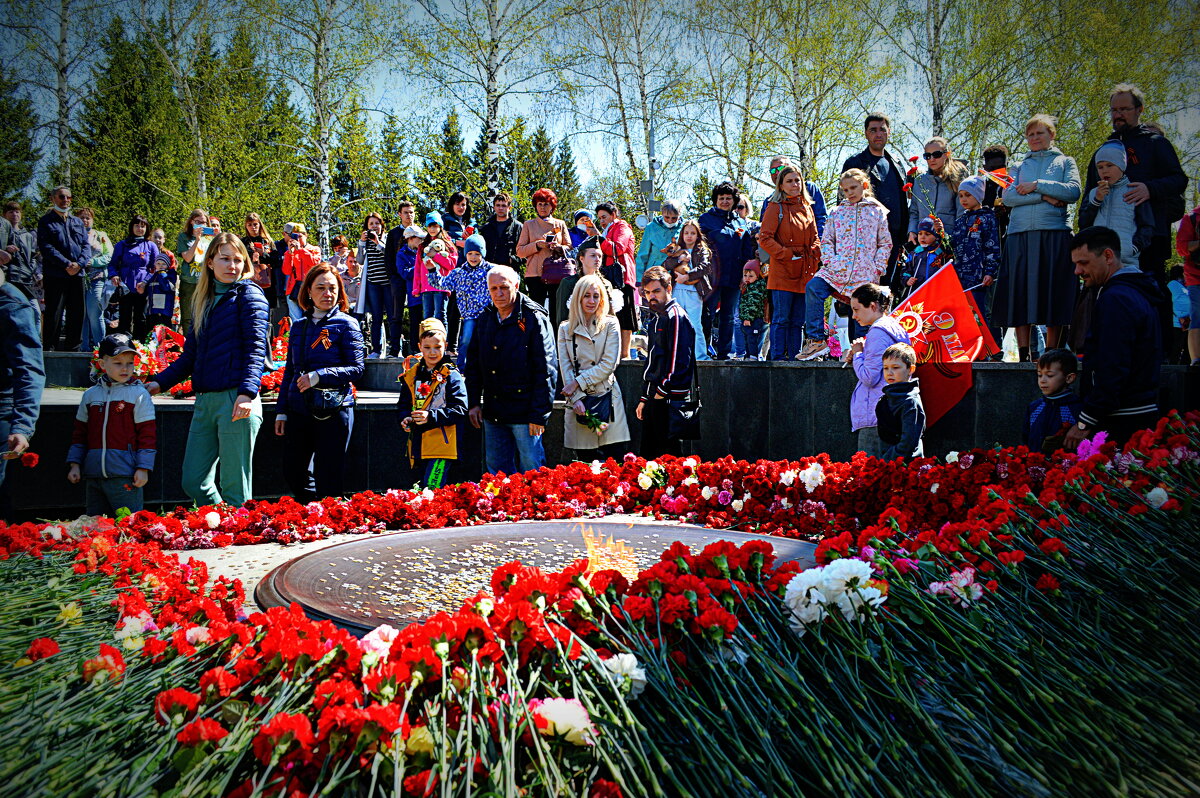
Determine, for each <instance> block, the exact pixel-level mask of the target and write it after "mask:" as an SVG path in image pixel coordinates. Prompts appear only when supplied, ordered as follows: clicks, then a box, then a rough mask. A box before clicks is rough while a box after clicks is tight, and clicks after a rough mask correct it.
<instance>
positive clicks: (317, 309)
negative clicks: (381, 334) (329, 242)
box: [275, 263, 365, 502]
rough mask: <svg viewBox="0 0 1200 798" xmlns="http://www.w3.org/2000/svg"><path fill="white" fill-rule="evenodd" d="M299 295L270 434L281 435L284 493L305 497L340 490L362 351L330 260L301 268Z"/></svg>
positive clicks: (358, 331)
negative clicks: (298, 316)
mask: <svg viewBox="0 0 1200 798" xmlns="http://www.w3.org/2000/svg"><path fill="white" fill-rule="evenodd" d="M299 303H300V307H301V308H303V309H304V317H303V318H301V319H300V320H299V321H297V322H296V323H295V324H293V325H292V332H291V334H290V336H289V339H288V354H287V365H286V366H284V369H283V382H282V383H281V384H280V386H279V402H278V404H277V413H276V415H275V434H276V435H282V436H283V452H284V458H283V459H284V465H283V468H284V476H285V477H286V479H287V483H288V487H289V488H291V491H292V495H293V496H295V497H296V500H297V501H300V502H310V501H314V500H316V499H323V498H325V497H326V496H340V495H342V493H343V489H342V484H343V481H342V476H343V470H344V464H345V460H346V447H347V446H349V444H350V432H351V430H353V429H354V388H353V386H352V385H351V383H352V382H354V381H355V380H357V379H359V378H360V377H361V376H362V373H363V360H364V356H365V353H364V347H363V336H362V329H361V328H360V327H359V325H358V319H356V318H354V317H353V316H351V315H350V313H349V307H350V304H349V302H348V300H347V299H346V289H345V287H344V286H343V285H342V278H341V276H340V275H339V274H338V271H337V267H336V266H333V265H331V264H329V263H322V264H320V265H318V266H314V267H313V268H311V269H309V270H308V274H306V275H305V276H304V282H303V283H302V284H301V286H300V299H299Z"/></svg>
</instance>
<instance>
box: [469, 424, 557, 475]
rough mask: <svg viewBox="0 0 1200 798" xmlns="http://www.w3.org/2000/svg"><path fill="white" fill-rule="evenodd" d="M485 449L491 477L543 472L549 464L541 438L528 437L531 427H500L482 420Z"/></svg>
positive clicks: (507, 425)
mask: <svg viewBox="0 0 1200 798" xmlns="http://www.w3.org/2000/svg"><path fill="white" fill-rule="evenodd" d="M483 445H484V448H485V449H486V450H487V470H488V472H489V473H492V474H499V473H501V472H504V473H505V474H521V473H524V472H526V471H533V470H535V469H538V468H541V467H542V465H543V464H544V463H545V462H546V451H545V450H544V449H543V448H542V437H541V436H540V435H539V436H538V437H536V438H535V437H533V436H532V435H530V434H529V425H528V424H500V423H498V422H495V421H488V420H487V419H484V420H483Z"/></svg>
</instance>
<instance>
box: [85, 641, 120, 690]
mask: <svg viewBox="0 0 1200 798" xmlns="http://www.w3.org/2000/svg"><path fill="white" fill-rule="evenodd" d="M124 673H125V658H124V657H123V656H121V652H120V651H118V650H117V649H115V648H113V647H112V646H110V645H108V644H107V643H101V644H100V656H98V657H95V658H94V659H89V660H87V661H86V662H84V663H83V680H84V681H85V682H87V683H89V684H91V683H92V682H93V681H96V680H97V679H99V680H100V681H104V680H105V679H119V678H121V675H122V674H124Z"/></svg>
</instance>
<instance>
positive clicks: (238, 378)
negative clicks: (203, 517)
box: [146, 233, 270, 506]
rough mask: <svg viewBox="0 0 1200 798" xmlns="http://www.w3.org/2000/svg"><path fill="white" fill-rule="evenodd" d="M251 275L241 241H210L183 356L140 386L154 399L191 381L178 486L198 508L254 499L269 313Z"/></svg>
mask: <svg viewBox="0 0 1200 798" xmlns="http://www.w3.org/2000/svg"><path fill="white" fill-rule="evenodd" d="M253 274H254V266H253V264H252V263H251V262H250V256H249V254H247V252H246V247H245V245H244V244H242V240H241V239H240V238H238V237H237V236H236V235H234V234H233V233H217V234H216V235H215V236H213V239H212V241H211V242H210V243H209V245H208V248H207V249H206V251H205V253H204V264H203V267H202V269H201V272H200V279H199V281H198V282H197V283H196V288H195V293H194V294H193V295H192V299H191V315H192V320H193V324H192V329H191V330H189V331H188V333H187V338H186V340H185V342H184V345H183V354H182V355H180V356H179V358H178V359H177V360H176V361H175V362H174V363H172V364H171V365H169V366H167V367H166V368H165V369H163V370H162V371H161V372H159V373H158V374H157V375H155V376H154V377H153V378H152V379H151V381H150V382H148V383H146V389H147V390H149V391H150V393H151V395H155V394H158V393H161V392H162V391H166V390H170V388H171V387H172V386H174V385H177V384H178V383H180V382H183V381H184V380H186V379H188V378H189V377H190V378H191V381H192V386H193V388H194V389H195V391H196V406H195V409H194V411H193V413H192V423H191V427H190V428H189V430H188V439H187V447H186V449H185V450H184V455H183V478H182V482H183V490H184V492H185V493H187V495H188V496H189V497H190V498H191V499H192V501H194V502H195V503H196V504H198V505H201V506H203V505H209V504H220V503H221V502H226V503H228V504H231V505H234V506H237V505H240V504H244V503H245V502H246V500H247V499H250V498H251V497H252V495H253V490H252V472H251V462H252V460H253V457H254V440H255V438H256V437H257V436H258V428H259V427H260V426H262V401H261V400H260V399H259V396H258V391H259V386H260V384H261V382H262V375H263V371H264V369H265V368H266V363H267V355H268V352H269V337H270V322H269V319H268V316H269V312H270V309H269V307H268V305H267V299H266V296H265V295H264V294H263V290H262V288H260V287H259V286H258V285H257V284H256V283H255V282H254V281H253V280H252V279H251V277H252V276H253ZM218 464H219V465H220V490H218V489H217V467H218Z"/></svg>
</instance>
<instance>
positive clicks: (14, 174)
mask: <svg viewBox="0 0 1200 798" xmlns="http://www.w3.org/2000/svg"><path fill="white" fill-rule="evenodd" d="M19 85H20V84H18V83H17V82H16V81H13V80H10V79H9V78H8V77H7V76H6V75H5V74H4V72H3V70H0V119H3V120H4V135H3V136H0V197H13V196H16V195H17V194H20V193H21V192H22V191H24V190H25V187H26V186H28V185H29V181H30V180H32V179H33V167H34V166H35V165H36V164H37V161H38V158H39V157H41V153H39V152H38V150H37V148H36V147H34V146H33V131H34V129H35V128H36V127H37V125H38V118H37V116H36V115H35V114H34V112H33V106H32V105H31V104H30V102H29V99H28V98H26V97H22V96H21V95H20V94H19V93H18V87H19Z"/></svg>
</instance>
